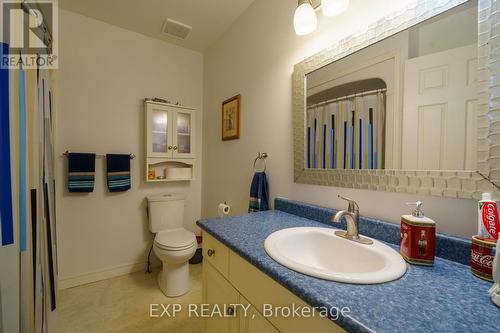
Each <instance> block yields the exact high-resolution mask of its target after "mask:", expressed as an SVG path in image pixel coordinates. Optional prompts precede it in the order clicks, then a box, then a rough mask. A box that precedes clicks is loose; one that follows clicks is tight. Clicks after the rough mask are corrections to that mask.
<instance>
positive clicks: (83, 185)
mask: <svg viewBox="0 0 500 333" xmlns="http://www.w3.org/2000/svg"><path fill="white" fill-rule="evenodd" d="M94 178H95V154H90V153H69V155H68V190H69V191H70V192H93V191H94Z"/></svg>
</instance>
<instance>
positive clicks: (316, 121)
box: [313, 118, 318, 168]
mask: <svg viewBox="0 0 500 333" xmlns="http://www.w3.org/2000/svg"><path fill="white" fill-rule="evenodd" d="M317 123H318V119H316V118H314V150H313V154H314V156H313V168H317V165H316V135H317V134H316V129H317V126H316V125H317Z"/></svg>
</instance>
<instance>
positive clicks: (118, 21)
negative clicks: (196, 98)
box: [59, 0, 254, 51]
mask: <svg viewBox="0 0 500 333" xmlns="http://www.w3.org/2000/svg"><path fill="white" fill-rule="evenodd" d="M253 1H254V0H59V5H60V7H61V8H63V9H67V10H70V11H73V12H76V13H79V14H82V15H85V16H88V17H91V18H94V19H97V20H100V21H104V22H106V23H110V24H112V25H116V26H118V27H121V28H124V29H128V30H132V31H135V32H138V33H141V34H144V35H146V36H150V37H153V38H157V39H160V40H164V41H166V42H170V43H173V44H177V45H180V46H183V47H186V48H188V49H192V50H196V51H204V50H205V49H206V48H207V47H209V46H210V45H211V44H212V43H214V42H215V41H216V40H217V39H218V38H219V37H220V36H221V35H222V34H223V33H224V32H225V31H226V30H227V29H228V28H229V27H230V26H231V24H232V23H233V22H234V21H235V20H236V19H237V18H238V17H239V16H240V15H241V14H242V13H243V11H244V10H245V9H247V7H248V6H249V5H250V4H251V3H252V2H253ZM167 17H168V18H171V19H173V20H176V21H179V22H182V23H185V24H187V25H190V26H192V27H193V30H192V31H191V33H190V35H189V36H188V38H187V39H185V40H178V39H175V38H171V37H169V36H166V35H164V34H162V33H161V29H162V26H163V23H164V21H165V19H166V18H167Z"/></svg>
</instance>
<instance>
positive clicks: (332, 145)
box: [330, 114, 335, 169]
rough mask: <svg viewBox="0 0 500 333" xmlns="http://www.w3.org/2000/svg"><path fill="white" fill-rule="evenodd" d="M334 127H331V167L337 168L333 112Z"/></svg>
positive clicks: (333, 124) (333, 121)
mask: <svg viewBox="0 0 500 333" xmlns="http://www.w3.org/2000/svg"><path fill="white" fill-rule="evenodd" d="M331 125H332V129H331V133H330V138H331V139H330V141H331V145H330V149H331V154H330V158H331V166H330V167H331V168H334V169H335V115H334V114H332V123H331Z"/></svg>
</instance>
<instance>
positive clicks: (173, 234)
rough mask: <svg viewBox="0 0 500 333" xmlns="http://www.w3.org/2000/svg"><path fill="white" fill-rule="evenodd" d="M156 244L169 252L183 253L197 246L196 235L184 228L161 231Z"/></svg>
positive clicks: (157, 235) (155, 241)
mask: <svg viewBox="0 0 500 333" xmlns="http://www.w3.org/2000/svg"><path fill="white" fill-rule="evenodd" d="M154 243H155V245H156V246H157V247H158V248H160V249H163V250H168V251H182V250H186V249H188V248H191V247H193V246H194V245H196V244H197V242H196V236H195V235H194V233H192V232H191V231H188V230H186V229H184V228H177V229H171V230H163V231H160V232H158V233H157V234H156V237H155V240H154Z"/></svg>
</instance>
